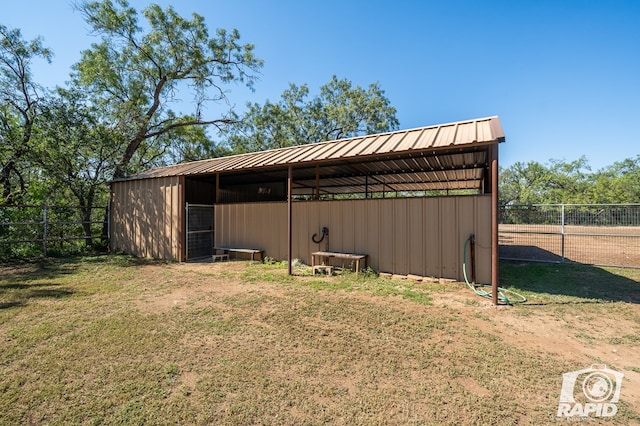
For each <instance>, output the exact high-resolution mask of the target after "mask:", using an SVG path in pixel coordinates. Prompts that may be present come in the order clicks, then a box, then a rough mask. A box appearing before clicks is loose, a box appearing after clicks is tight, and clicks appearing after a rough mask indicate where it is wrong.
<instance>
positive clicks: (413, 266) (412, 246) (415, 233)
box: [407, 198, 427, 276]
mask: <svg viewBox="0 0 640 426" xmlns="http://www.w3.org/2000/svg"><path fill="white" fill-rule="evenodd" d="M426 201H427V199H425V198H412V199H408V200H407V203H408V208H407V228H408V233H407V250H408V253H407V262H408V264H407V273H409V274H413V275H420V276H425V275H426V267H425V266H426V265H425V256H424V249H425V244H424V240H425V231H424V228H425V225H426V224H425V205H426Z"/></svg>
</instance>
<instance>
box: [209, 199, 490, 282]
mask: <svg viewBox="0 0 640 426" xmlns="http://www.w3.org/2000/svg"><path fill="white" fill-rule="evenodd" d="M490 207H491V198H490V196H487V195H478V196H460V197H433V198H413V199H407V198H405V199H369V200H344V201H305V202H296V203H294V204H293V257H294V258H297V259H300V260H301V261H302V262H303V263H306V264H310V263H311V258H310V255H311V253H312V252H314V251H318V250H330V251H339V252H346V253H363V254H367V255H369V265H370V266H371V267H372V268H373V269H374V270H377V271H381V272H389V273H393V274H398V275H407V274H414V275H420V276H431V277H443V278H452V279H457V280H460V281H461V280H463V274H462V249H463V246H464V242H465V240H466V239H467V237H468V236H469V234H470V233H474V234H475V236H476V265H477V268H476V271H477V278H478V281H479V282H484V283H488V282H490V280H491V249H490V246H491V210H490ZM286 209H287V204H286V203H281V202H280V203H247V204H222V205H217V206H216V207H215V223H216V227H215V241H216V245H218V246H231V247H245V248H260V249H264V250H265V255H266V256H270V257H273V258H275V259H277V260H286V258H287V247H286V235H287V231H286V229H287V211H286ZM322 227H328V228H329V237H328V238H327V239H326V240H325V241H323V242H322V243H321V244H316V243H313V242H312V241H311V236H312V235H313V234H317V235H318V237H319V236H320V235H321V234H320V232H321V228H322ZM469 262H470V259H469ZM468 272H469V273H470V266H469V269H468Z"/></svg>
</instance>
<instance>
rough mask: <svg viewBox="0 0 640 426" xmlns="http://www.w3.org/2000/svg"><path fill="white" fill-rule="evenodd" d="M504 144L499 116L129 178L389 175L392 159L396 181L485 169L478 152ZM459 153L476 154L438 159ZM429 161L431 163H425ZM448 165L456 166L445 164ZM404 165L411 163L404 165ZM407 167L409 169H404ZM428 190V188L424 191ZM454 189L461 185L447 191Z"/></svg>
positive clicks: (206, 162) (183, 166)
mask: <svg viewBox="0 0 640 426" xmlns="http://www.w3.org/2000/svg"><path fill="white" fill-rule="evenodd" d="M504 140H505V137H504V133H503V131H502V126H501V124H500V120H499V119H498V117H497V116H494V117H487V118H480V119H474V120H467V121H459V122H455V123H447V124H439V125H435V126H427V127H420V128H416V129H410V130H400V131H395V132H389V133H381V134H374V135H367V136H361V137H355V138H350V139H339V140H333V141H327V142H319V143H314V144H307V145H300V146H293V147H289V148H281V149H274V150H269V151H261V152H253V153H248V154H240V155H232V156H229V157H221V158H212V159H209V160H201V161H194V162H190V163H183V164H177V165H173V166H167V167H160V168H156V169H152V170H149V171H146V172H143V173H140V174H137V175H135V176H131V177H130V178H128V179H127V180H133V179H148V178H158V177H167V176H197V175H211V174H215V173H239V172H248V171H259V170H264V169H282V167H287V166H289V165H293V166H301V167H302V166H305V165H306V166H309V165H310V164H317V163H320V164H326V165H327V166H328V165H330V164H332V163H341V162H345V161H346V162H349V163H351V164H353V163H354V162H358V163H359V162H363V164H365V165H366V166H365V167H364V169H367V170H366V171H368V172H371V173H375V172H376V171H377V172H380V173H383V172H384V170H383V169H384V164H380V163H381V162H382V163H384V161H391V162H393V164H389V165H388V166H389V167H388V168H389V169H390V171H389V172H390V173H391V172H394V174H395V175H396V177H397V176H400V175H403V173H406V172H411V173H416V171H420V170H417V169H419V168H421V167H422V168H423V170H432V171H433V170H437V169H440V170H452V169H459V168H467V167H476V168H482V167H484V165H485V164H484V162H485V161H486V158H478V157H477V155H476V156H475V157H474V153H473V148H474V147H480V146H486V145H490V144H494V143H499V142H504ZM456 149H461V150H462V151H464V149H471V151H470V154H466V156H465V155H464V154H460V155H459V156H457V157H456V156H444V157H439V156H438V155H437V154H438V153H439V152H441V151H451V150H456ZM459 151H460V150H459ZM425 153H431V154H432V155H434V156H435V157H420V158H423V161H422V162H420V161H417V160H416V159H413V158H412V157H413V156H414V155H415V154H422V155H424V154H425ZM482 157H484V156H482ZM403 158H404V160H403ZM407 158H409V160H407ZM425 158H426V159H427V160H425ZM374 159H377V162H372V161H371V160H374ZM442 161H444V162H445V163H447V162H448V163H450V164H440V163H442ZM402 162H404V163H405V164H401V163H402ZM425 167H426V168H425ZM405 168H406V169H407V170H404V169H405ZM338 174H339V173H338ZM476 175H477V173H476ZM432 177H433V176H432ZM449 179H451V183H453V182H454V181H457V178H456V176H454V175H451V176H450V177H449ZM410 180H416V179H415V176H412V177H411V179H410ZM405 183H406V185H405V186H407V185H408V186H411V185H409V183H408V182H405ZM431 183H432V185H428V186H429V187H431V186H433V185H434V184H433V181H431ZM426 186H427V185H423V187H426ZM435 186H438V185H435ZM440 186H442V185H440ZM451 186H457V185H450V186H447V187H451ZM474 187H477V185H475V184H474Z"/></svg>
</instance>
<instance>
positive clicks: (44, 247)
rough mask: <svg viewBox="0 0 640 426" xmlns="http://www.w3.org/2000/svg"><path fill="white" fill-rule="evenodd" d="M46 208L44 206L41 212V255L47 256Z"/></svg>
mask: <svg viewBox="0 0 640 426" xmlns="http://www.w3.org/2000/svg"><path fill="white" fill-rule="evenodd" d="M48 209H49V208H48V207H47V206H46V205H45V206H44V209H43V211H42V255H43V256H46V255H47V230H48V229H47V228H48V221H49V218H48V216H49V214H48Z"/></svg>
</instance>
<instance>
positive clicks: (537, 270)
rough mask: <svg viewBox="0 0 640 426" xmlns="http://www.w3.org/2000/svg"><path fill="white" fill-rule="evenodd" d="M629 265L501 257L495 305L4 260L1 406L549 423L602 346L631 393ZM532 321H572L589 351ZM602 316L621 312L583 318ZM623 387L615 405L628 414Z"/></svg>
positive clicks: (272, 271) (396, 285)
mask: <svg viewBox="0 0 640 426" xmlns="http://www.w3.org/2000/svg"><path fill="white" fill-rule="evenodd" d="M639 282H640V271H638V270H632V269H602V268H590V267H584V266H571V265H542V264H520V263H503V264H502V265H501V285H502V286H504V287H507V288H511V289H514V290H516V291H518V292H522V293H523V294H525V295H526V296H527V298H528V299H529V302H528V304H526V305H519V306H513V307H500V308H495V307H492V306H490V304H488V301H486V300H485V299H482V298H479V297H477V296H475V295H474V294H472V292H471V291H470V290H468V289H467V288H466V286H465V285H464V284H460V283H452V284H437V283H416V282H413V281H410V280H395V279H394V280H390V279H381V278H377V277H375V276H373V275H372V274H364V276H360V277H356V276H355V275H353V274H345V275H342V276H336V277H311V276H294V277H289V276H287V275H286V268H283V267H282V265H279V264H275V265H263V264H253V263H250V262H230V263H221V264H171V263H161V262H150V261H145V260H140V259H135V258H132V257H126V256H102V257H87V258H75V259H67V260H61V259H57V260H47V261H42V262H40V263H36V264H28V263H14V264H4V265H0V342H2V351H1V352H0V423H1V424H236V425H246V424H290V425H298V424H327V423H329V424H362V425H371V424H452V425H453V424H545V423H554V422H555V420H556V418H555V413H556V409H557V405H558V396H559V391H560V384H561V381H562V373H564V372H567V371H572V370H577V369H579V368H583V367H584V366H586V365H590V364H591V363H594V362H603V363H607V364H608V365H611V367H612V368H617V369H618V370H620V371H622V372H624V373H625V377H627V379H626V380H627V382H625V384H624V385H623V386H625V385H626V386H627V387H628V389H629V395H631V389H634V388H633V386H637V385H636V384H635V383H636V382H635V381H634V380H633V379H635V378H636V377H640V369H638V367H640V364H639V363H636V361H637V360H638V359H639V358H637V356H636V355H633V353H634V351H635V353H637V352H638V351H637V349H638V348H639V347H640V339H638V338H637V336H639V335H640V309H639V303H640V300H639V299H638V297H639V295H640V284H639ZM576 318H579V319H576ZM533 322H544V323H545V324H548V327H550V328H549V329H550V330H555V329H557V330H564V329H565V327H564V326H565V325H566V329H567V330H568V331H567V335H569V334H571V338H572V339H574V340H572V342H574V345H577V347H578V349H581V348H582V346H581V345H583V346H584V351H581V352H580V353H576V354H573V353H569V352H566V353H565V352H563V351H562V350H561V349H558V348H557V347H554V346H553V345H552V344H551V343H552V340H546V339H550V337H549V336H546V337H545V335H544V333H542V334H540V333H538V332H533V331H529V330H528V329H527V324H531V323H533ZM609 323H614V324H617V325H618V327H619V328H620V329H619V330H615V331H613V332H605V331H601V332H596V331H595V330H594V327H595V328H597V327H598V325H602V324H609ZM554 327H555V328H554ZM576 334H577V335H578V336H577V337H576V336H575V335H576ZM561 337H562V336H556V337H554V338H557V339H560V338H561ZM538 343H539V345H540V346H539V347H538ZM593 346H597V347H602V348H604V349H603V351H602V352H589V351H590V348H591V347H593ZM610 348H613V350H617V351H619V352H616V353H617V354H618V355H616V356H618V357H619V360H618V361H615V362H613V363H612V362H611V360H609V359H605V358H604V356H605V355H603V354H606V353H607V351H610ZM605 349H606V350H605ZM627 352H628V353H630V354H631V355H629V356H631V357H632V358H626V357H627V355H626V353H627ZM633 356H636V357H635V358H633ZM634 369H635V370H634ZM622 392H623V393H622V396H623V397H622V398H621V402H620V403H619V412H618V414H617V415H616V416H615V417H614V418H613V419H612V421H613V423H616V424H630V423H633V422H636V423H637V422H640V407H639V406H637V405H636V400H635V399H629V398H627V399H625V393H624V392H625V388H624V387H623V390H622Z"/></svg>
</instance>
